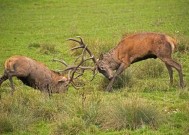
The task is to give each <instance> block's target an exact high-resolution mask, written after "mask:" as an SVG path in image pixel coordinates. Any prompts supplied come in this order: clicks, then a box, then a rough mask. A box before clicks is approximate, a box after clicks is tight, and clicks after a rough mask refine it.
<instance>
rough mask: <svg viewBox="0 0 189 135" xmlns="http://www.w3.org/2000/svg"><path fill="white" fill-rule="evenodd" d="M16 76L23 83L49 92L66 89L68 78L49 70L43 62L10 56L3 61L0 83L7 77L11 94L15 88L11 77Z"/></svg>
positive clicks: (58, 91)
mask: <svg viewBox="0 0 189 135" xmlns="http://www.w3.org/2000/svg"><path fill="white" fill-rule="evenodd" d="M14 76H15V77H17V78H18V79H19V80H21V81H22V82H23V83H24V84H25V85H27V86H30V87H32V88H34V89H39V90H40V91H44V92H48V93H49V94H50V93H60V92H63V91H65V90H66V89H67V86H68V83H69V79H68V78H67V77H65V76H63V75H61V74H60V73H58V72H55V71H52V70H50V69H49V68H48V67H47V66H45V65H44V64H43V63H40V62H38V61H36V60H33V59H31V58H28V57H25V56H12V57H10V58H8V59H7V60H6V61H5V65H4V74H3V76H2V77H1V78H0V85H1V84H2V83H3V82H4V81H5V80H7V79H9V81H10V84H11V88H12V94H13V92H14V90H15V88H14V84H13V79H12V77H14Z"/></svg>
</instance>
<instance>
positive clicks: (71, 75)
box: [53, 36, 97, 89]
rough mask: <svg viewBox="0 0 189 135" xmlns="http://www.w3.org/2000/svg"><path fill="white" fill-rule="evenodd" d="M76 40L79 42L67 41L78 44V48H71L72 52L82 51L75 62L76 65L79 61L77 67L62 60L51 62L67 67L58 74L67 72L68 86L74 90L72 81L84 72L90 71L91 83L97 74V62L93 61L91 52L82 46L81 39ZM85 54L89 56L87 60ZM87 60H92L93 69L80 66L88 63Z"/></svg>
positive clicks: (72, 39) (85, 46) (71, 39)
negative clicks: (91, 74) (91, 75)
mask: <svg viewBox="0 0 189 135" xmlns="http://www.w3.org/2000/svg"><path fill="white" fill-rule="evenodd" d="M77 38H79V39H80V40H76V39H74V38H69V39H68V40H70V41H74V42H77V43H79V46H76V47H73V48H71V50H72V51H73V50H77V49H80V48H81V49H83V50H82V53H81V55H79V56H78V57H77V58H76V60H75V63H76V62H78V60H79V59H81V61H79V63H78V64H77V65H68V64H67V63H66V62H65V61H63V60H58V59H53V61H57V62H60V63H62V64H63V65H65V66H66V67H67V68H66V69H65V70H62V71H59V72H68V78H69V82H68V84H70V83H71V84H72V85H73V86H74V87H75V88H76V89H77V87H76V85H75V83H74V80H75V79H77V78H79V77H81V76H82V75H83V74H84V72H85V70H91V71H92V72H93V77H92V79H91V81H92V80H93V79H94V78H95V76H96V74H97V72H96V69H97V68H96V67H97V66H96V65H97V60H96V59H95V57H94V55H93V54H92V52H91V51H90V50H89V49H88V47H87V45H85V44H84V42H83V40H82V38H81V37H79V36H77ZM86 52H87V53H88V54H89V56H90V57H89V58H86ZM88 60H92V61H93V62H94V64H95V66H94V67H87V66H82V65H83V63H84V62H86V61H88ZM76 73H77V75H76V76H75V74H76Z"/></svg>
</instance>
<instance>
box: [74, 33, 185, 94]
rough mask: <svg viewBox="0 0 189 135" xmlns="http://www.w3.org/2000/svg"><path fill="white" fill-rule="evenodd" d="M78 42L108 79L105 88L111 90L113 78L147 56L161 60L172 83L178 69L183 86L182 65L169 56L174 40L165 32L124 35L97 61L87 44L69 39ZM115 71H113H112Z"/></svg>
mask: <svg viewBox="0 0 189 135" xmlns="http://www.w3.org/2000/svg"><path fill="white" fill-rule="evenodd" d="M71 40H73V41H75V42H78V43H79V44H80V45H81V47H80V48H86V49H85V50H86V51H87V52H88V53H89V54H90V56H91V59H92V60H93V62H94V63H95V64H96V67H97V69H98V71H99V72H100V73H102V74H103V75H104V76H105V77H106V78H108V79H109V80H110V82H109V84H108V86H107V90H108V91H111V90H112V85H113V82H114V80H115V78H116V77H117V76H118V75H120V74H121V73H122V72H123V71H124V70H125V69H126V68H127V67H129V66H130V65H131V64H133V63H135V62H138V61H141V60H146V59H148V58H154V59H156V58H159V59H160V60H162V61H163V62H164V63H165V65H166V67H167V69H168V72H169V76H170V83H171V84H172V83H173V69H172V68H175V69H176V70H177V71H178V74H179V78H180V86H181V87H182V88H183V87H184V81H183V73H182V67H181V65H180V64H179V63H177V62H176V61H174V60H173V59H172V57H171V54H172V53H173V51H174V49H175V47H176V41H175V39H173V38H171V37H170V36H168V35H165V34H159V33H138V34H133V35H130V36H127V37H124V38H123V39H122V40H121V41H120V42H119V43H118V45H117V46H116V47H115V48H113V49H112V50H110V51H109V52H108V53H105V54H102V55H101V56H100V58H99V60H98V61H97V60H96V59H95V57H94V56H93V55H92V53H91V52H90V50H89V49H88V48H87V46H86V45H85V44H84V43H83V41H82V39H81V38H80V40H81V41H78V40H75V39H71ZM114 71H115V72H114Z"/></svg>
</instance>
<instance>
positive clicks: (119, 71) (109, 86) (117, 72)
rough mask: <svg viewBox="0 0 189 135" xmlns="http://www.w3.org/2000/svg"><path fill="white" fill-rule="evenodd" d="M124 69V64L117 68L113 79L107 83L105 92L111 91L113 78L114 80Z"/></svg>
mask: <svg viewBox="0 0 189 135" xmlns="http://www.w3.org/2000/svg"><path fill="white" fill-rule="evenodd" d="M126 67H127V66H126V64H125V63H122V64H121V65H120V66H119V68H118V70H117V71H116V72H115V74H114V76H113V78H112V79H111V80H110V82H109V84H108V86H107V88H106V90H107V91H109V92H110V91H112V85H113V82H114V81H115V78H116V77H117V76H118V75H119V74H121V73H122V72H123V71H124V69H125V68H126Z"/></svg>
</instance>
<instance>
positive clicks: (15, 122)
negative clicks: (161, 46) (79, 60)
mask: <svg viewBox="0 0 189 135" xmlns="http://www.w3.org/2000/svg"><path fill="white" fill-rule="evenodd" d="M188 7H189V1H188V0H166V1H165V0H158V1H157V0H132V1H131V0H95V1H92V0H80V1H78V0H62V1H59V0H0V72H1V74H3V69H4V67H3V64H4V61H5V60H6V59H7V58H8V57H10V56H12V55H25V56H28V57H31V58H33V59H36V60H38V61H41V62H43V63H45V64H46V65H47V66H48V67H49V68H50V69H53V70H57V69H63V68H64V67H63V66H62V65H61V64H59V63H54V62H52V59H53V58H58V59H64V60H65V61H67V62H68V63H73V60H74V58H75V57H76V55H75V54H74V53H72V52H71V51H70V50H69V49H70V48H71V46H73V45H75V44H74V43H71V42H68V41H66V40H67V39H68V38H70V37H75V36H78V35H79V36H81V37H83V39H84V42H85V43H86V44H88V47H89V48H90V49H91V50H92V51H93V52H94V54H95V56H96V57H98V56H99V55H100V53H104V52H107V51H108V50H109V49H110V48H112V47H114V46H115V45H116V44H117V43H118V42H119V40H120V39H121V38H122V36H123V35H127V34H129V33H136V32H149V31H150V32H160V33H165V34H168V35H170V36H172V37H174V38H176V39H177V40H178V48H177V52H175V53H174V56H173V57H174V58H175V59H176V60H177V61H178V62H180V63H181V64H182V66H183V73H184V80H185V84H186V87H185V88H184V89H180V88H179V87H178V81H179V80H178V75H177V72H176V71H175V72H174V73H175V74H174V78H175V79H174V85H173V86H169V77H168V73H167V70H166V69H165V66H164V65H163V63H162V62H161V61H159V60H146V61H142V62H139V63H136V64H133V65H132V66H130V67H129V68H128V69H127V70H126V71H125V73H124V74H123V75H122V76H120V77H119V78H118V79H117V82H116V83H115V85H114V91H113V92H112V93H108V92H106V91H105V87H106V85H107V83H108V81H107V80H106V79H105V78H104V77H103V76H102V75H100V74H98V75H97V77H96V78H95V79H94V80H93V81H92V82H90V83H89V82H88V81H89V78H90V77H91V73H86V75H85V76H84V77H83V78H82V79H80V81H79V82H78V83H80V84H85V85H84V86H83V88H81V89H79V90H75V89H74V88H72V87H70V88H69V90H68V91H67V92H66V93H63V94H54V95H53V96H52V97H51V98H49V97H48V96H47V95H46V94H44V93H40V92H39V91H37V90H33V89H32V88H29V87H27V86H24V85H23V84H22V83H21V82H20V81H18V80H17V79H15V80H14V82H15V85H16V91H15V93H14V96H13V97H12V96H10V86H9V82H8V81H7V82H5V83H3V85H2V86H1V88H0V134H3V135H12V134H14V135H28V134H31V135H32V134H39V135H47V134H49V135H56V134H57V135H59V134H63V135H64V134H65V135H76V134H78V135H92V134H94V135H97V134H98V135H104V134H105V135H127V134H134V135H137V134H138V135H141V134H144V135H151V134H153V135H187V134H189V91H188V89H189V65H188V63H189V53H188V51H189V10H188Z"/></svg>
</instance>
